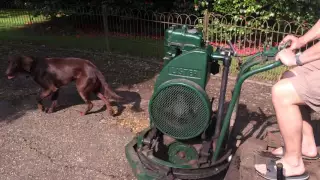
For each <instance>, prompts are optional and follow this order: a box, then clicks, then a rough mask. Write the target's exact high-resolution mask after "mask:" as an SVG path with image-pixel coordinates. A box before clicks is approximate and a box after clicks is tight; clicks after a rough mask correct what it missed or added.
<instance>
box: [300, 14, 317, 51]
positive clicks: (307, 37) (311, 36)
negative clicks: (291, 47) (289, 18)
mask: <svg viewBox="0 0 320 180" xmlns="http://www.w3.org/2000/svg"><path fill="white" fill-rule="evenodd" d="M319 38H320V19H319V20H318V21H317V23H316V24H315V25H313V26H312V28H311V29H309V31H308V32H307V33H305V34H304V35H303V36H301V37H300V38H299V42H300V43H301V44H303V46H305V45H306V44H307V43H308V42H310V41H313V40H315V39H319Z"/></svg>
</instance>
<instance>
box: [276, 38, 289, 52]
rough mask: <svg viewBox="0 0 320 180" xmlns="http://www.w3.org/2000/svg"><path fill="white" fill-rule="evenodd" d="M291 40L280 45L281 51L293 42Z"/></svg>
mask: <svg viewBox="0 0 320 180" xmlns="http://www.w3.org/2000/svg"><path fill="white" fill-rule="evenodd" d="M291 42H292V41H291V40H289V41H287V42H285V43H284V44H283V45H279V50H280V51H281V50H283V49H285V48H287V47H288V46H289V45H290V44H291Z"/></svg>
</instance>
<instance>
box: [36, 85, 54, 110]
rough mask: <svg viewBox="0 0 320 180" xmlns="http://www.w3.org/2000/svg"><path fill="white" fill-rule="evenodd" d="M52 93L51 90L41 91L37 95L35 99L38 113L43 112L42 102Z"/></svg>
mask: <svg viewBox="0 0 320 180" xmlns="http://www.w3.org/2000/svg"><path fill="white" fill-rule="evenodd" d="M51 93H52V91H51V90H49V89H48V90H42V91H41V92H40V93H39V96H38V97H37V103H38V109H39V110H40V111H44V107H43V104H42V100H43V99H44V98H46V97H48V96H50V94H51Z"/></svg>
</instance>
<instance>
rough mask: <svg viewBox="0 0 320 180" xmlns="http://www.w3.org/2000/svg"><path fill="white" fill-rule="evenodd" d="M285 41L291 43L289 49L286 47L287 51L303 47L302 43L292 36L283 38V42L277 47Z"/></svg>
mask: <svg viewBox="0 0 320 180" xmlns="http://www.w3.org/2000/svg"><path fill="white" fill-rule="evenodd" d="M287 41H291V45H290V47H288V49H289V50H292V51H293V50H296V49H299V48H301V47H302V46H304V44H303V42H301V40H300V39H299V38H297V37H295V36H293V35H287V36H286V37H284V38H283V40H282V41H281V42H280V43H279V45H283V44H285V43H286V42H287Z"/></svg>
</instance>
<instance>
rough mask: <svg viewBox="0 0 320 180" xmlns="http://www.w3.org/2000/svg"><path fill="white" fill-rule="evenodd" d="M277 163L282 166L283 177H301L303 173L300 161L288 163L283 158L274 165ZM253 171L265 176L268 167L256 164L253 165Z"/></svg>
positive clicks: (302, 165)
mask: <svg viewBox="0 0 320 180" xmlns="http://www.w3.org/2000/svg"><path fill="white" fill-rule="evenodd" d="M277 163H282V165H283V175H284V176H285V177H288V176H299V175H302V174H304V173H305V167H304V164H303V161H302V159H300V160H298V161H295V162H291V163H289V162H288V161H286V160H285V159H284V158H282V159H280V160H278V161H276V163H275V164H277ZM275 164H274V165H275ZM274 168H275V169H276V167H274ZM255 169H256V171H258V172H259V173H260V174H267V172H268V169H270V167H268V165H267V164H256V165H255Z"/></svg>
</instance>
